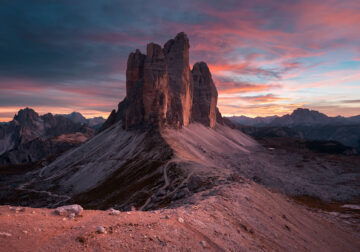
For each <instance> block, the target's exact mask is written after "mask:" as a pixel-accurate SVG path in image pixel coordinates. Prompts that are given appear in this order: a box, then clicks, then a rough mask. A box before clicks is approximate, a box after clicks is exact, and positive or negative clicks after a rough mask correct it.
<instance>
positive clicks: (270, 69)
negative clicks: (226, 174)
mask: <svg viewBox="0 0 360 252" xmlns="http://www.w3.org/2000/svg"><path fill="white" fill-rule="evenodd" d="M180 3H181V4H180ZM0 21H1V22H0V27H1V29H0V31H1V32H0V55H1V57H0V121H9V120H11V119H12V117H13V116H14V114H15V113H16V112H17V110H19V109H20V108H24V107H31V108H33V109H35V110H36V111H37V112H39V113H40V114H45V113H48V112H51V113H54V114H63V113H70V112H72V111H78V112H81V113H82V114H84V116H86V117H93V116H104V117H107V116H108V115H109V113H110V111H111V110H112V109H114V108H116V107H117V104H118V102H119V101H120V100H122V99H123V97H124V96H125V80H126V78H125V68H126V61H127V57H128V54H129V53H130V52H131V51H134V50H135V49H137V48H138V49H140V50H141V51H142V52H145V47H146V43H149V42H155V43H160V44H163V43H164V42H166V40H167V38H168V37H173V36H174V35H176V34H177V33H178V32H180V31H184V32H186V33H187V35H188V37H189V39H190V41H191V48H190V62H191V64H194V63H195V62H197V61H200V60H201V61H205V62H207V63H208V65H209V68H210V70H211V72H212V75H213V78H214V81H215V84H216V86H217V89H218V91H219V101H218V105H219V108H220V111H221V112H222V114H224V115H246V116H250V117H255V116H269V115H275V114H277V115H283V114H287V113H289V112H291V111H292V110H294V109H296V108H298V107H306V108H311V109H316V110H319V111H320V112H323V113H325V114H328V115H330V116H336V115H343V116H351V115H357V114H360V113H359V112H360V46H359V45H360V33H359V28H358V27H359V23H360V1H357V0H349V1H340V0H325V1H309V0H305V1H264V0H255V1H237V0H227V1H212V0H210V1H201V0H199V1H164V0H157V1H147V2H143V3H137V2H136V3H130V2H128V3H125V2H123V1H115V0H107V1H95V0H89V1H79V2H76V3H74V2H72V1H61V2H58V3H51V4H50V3H49V4H46V5H44V4H43V2H42V1H31V2H30V1H26V0H23V1H16V2H15V1H7V2H6V3H2V7H1V8H0Z"/></svg>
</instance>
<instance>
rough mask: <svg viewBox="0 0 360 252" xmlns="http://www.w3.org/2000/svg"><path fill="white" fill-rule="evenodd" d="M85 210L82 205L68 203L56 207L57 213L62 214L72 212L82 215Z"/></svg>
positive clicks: (65, 214)
mask: <svg viewBox="0 0 360 252" xmlns="http://www.w3.org/2000/svg"><path fill="white" fill-rule="evenodd" d="M83 211H84V209H83V208H82V207H81V206H80V205H67V206H61V207H58V208H56V209H55V213H56V214H58V215H60V216H70V215H71V214H75V216H81V215H82V213H83Z"/></svg>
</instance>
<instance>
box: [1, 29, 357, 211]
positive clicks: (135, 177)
mask: <svg viewBox="0 0 360 252" xmlns="http://www.w3.org/2000/svg"><path fill="white" fill-rule="evenodd" d="M189 48H190V44H189V40H188V38H187V36H186V34H184V33H179V34H178V35H177V36H176V37H175V38H174V39H171V40H169V41H168V42H166V43H165V45H164V47H161V46H160V45H157V44H154V43H150V44H148V46H147V53H146V54H142V53H141V52H140V51H139V50H136V51H135V52H134V53H131V54H130V55H129V58H128V63H127V70H126V76H127V80H126V91H127V93H126V97H125V98H124V100H123V101H121V102H120V103H119V105H118V109H117V110H113V111H112V112H111V115H110V116H109V118H108V119H107V121H106V122H105V123H104V125H103V127H102V128H101V130H100V131H99V133H98V134H97V135H96V136H95V137H93V138H91V139H90V140H88V141H87V142H85V143H83V144H82V145H80V146H79V147H76V148H73V149H71V150H70V151H68V152H66V153H64V154H63V155H61V156H59V157H58V158H57V159H56V160H55V161H54V162H52V163H50V164H48V165H46V166H44V167H42V168H40V169H38V170H34V171H31V172H29V173H27V174H25V175H23V176H22V177H21V179H19V177H16V180H14V181H13V179H14V178H6V183H7V184H16V187H15V189H14V188H8V189H7V190H5V191H2V192H1V191H0V202H2V203H11V202H12V201H14V200H16V201H17V202H19V201H21V202H22V204H23V205H32V206H36V207H41V206H43V207H45V206H46V207H49V206H58V205H62V204H66V203H78V204H79V203H80V204H82V205H83V206H85V207H87V208H95V209H107V208H109V207H115V208H117V209H122V210H129V209H131V208H132V207H136V208H137V209H140V210H148V209H156V208H159V207H165V206H170V205H174V204H177V203H176V202H178V201H179V200H183V199H185V198H188V197H190V196H191V195H198V194H199V193H201V192H203V191H206V190H211V189H213V188H220V187H223V186H227V185H228V184H232V183H239V182H241V181H244V180H243V178H246V179H248V180H253V181H256V182H257V183H261V184H263V185H265V186H267V187H270V188H272V189H273V190H277V191H279V192H283V193H286V194H290V195H311V196H314V197H318V198H321V199H323V200H331V199H337V200H346V199H349V198H353V197H357V196H358V195H359V190H357V188H358V187H359V184H358V183H345V182H344V181H347V180H348V179H349V173H344V174H343V173H342V172H341V171H342V169H345V168H344V167H338V166H335V165H334V166H332V168H329V169H323V168H321V169H320V168H319V165H320V164H321V165H324V166H325V165H328V164H327V161H318V160H317V161H310V162H309V163H308V165H307V166H306V167H304V169H298V168H296V165H297V164H296V163H295V162H294V160H299V157H298V156H296V155H297V154H294V153H289V154H287V155H284V153H279V155H278V156H276V158H274V153H272V152H269V150H267V149H266V148H264V147H262V146H261V145H260V144H258V143H257V142H256V141H255V140H253V139H252V138H250V137H249V136H247V135H245V134H243V133H242V132H240V131H239V130H236V129H232V128H230V127H228V126H227V125H226V123H224V122H226V120H224V119H223V118H222V117H221V114H220V112H219V110H218V109H217V107H216V105H217V91H216V87H215V85H214V82H213V80H212V77H211V73H210V71H209V68H208V67H207V65H206V63H204V62H199V63H195V64H194V66H193V68H192V69H190V65H189ZM325 163H326V164H325ZM334 167H336V168H334ZM346 169H348V170H349V171H350V170H351V169H352V168H351V169H350V168H346ZM353 172H354V173H356V171H355V170H354V171H353ZM335 174H337V175H336V176H335ZM339 174H342V175H339ZM300 178H301V179H300ZM11 181H13V182H11ZM324 181H325V182H324ZM246 183H247V184H248V185H249V186H251V185H250V184H251V183H250V182H246ZM334 184H337V186H336V187H335V186H334ZM0 188H1V181H0ZM5 188H6V187H5ZM335 188H336V189H335ZM214 190H215V189H214ZM29 198H31V199H36V200H31V201H29V200H28V199H29Z"/></svg>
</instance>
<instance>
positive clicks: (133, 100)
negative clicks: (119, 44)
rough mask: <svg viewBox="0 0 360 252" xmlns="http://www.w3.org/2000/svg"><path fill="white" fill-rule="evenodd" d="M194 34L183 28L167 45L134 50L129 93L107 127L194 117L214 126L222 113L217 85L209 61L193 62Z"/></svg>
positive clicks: (174, 123) (182, 122) (178, 123)
mask: <svg viewBox="0 0 360 252" xmlns="http://www.w3.org/2000/svg"><path fill="white" fill-rule="evenodd" d="M189 48H190V43H189V39H188V37H187V36H186V34H185V33H183V32H181V33H179V34H177V35H176V37H175V38H174V39H170V40H169V41H168V42H166V43H165V45H164V46H163V47H161V46H160V45H158V44H155V43H149V44H148V45H147V49H146V55H145V54H142V53H141V52H140V51H139V50H136V51H135V52H133V53H130V55H129V58H128V62H127V69H126V97H125V99H124V100H123V101H122V102H120V104H119V106H118V110H117V112H116V111H115V110H114V111H112V113H111V114H110V116H109V118H108V120H107V122H106V123H105V124H104V126H103V129H106V128H107V127H109V126H110V125H112V124H114V123H115V122H117V121H122V123H123V128H125V129H139V128H159V127H171V128H181V127H182V126H186V125H188V124H189V123H191V122H200V123H202V124H204V125H206V126H210V127H214V126H215V123H216V121H217V118H218V121H219V119H220V118H221V114H220V113H219V112H218V110H217V108H216V104H217V90H216V87H215V84H214V82H213V80H212V77H211V73H210V70H209V68H208V66H207V65H206V63H204V62H199V63H195V64H194V66H193V69H192V70H191V69H190V64H189Z"/></svg>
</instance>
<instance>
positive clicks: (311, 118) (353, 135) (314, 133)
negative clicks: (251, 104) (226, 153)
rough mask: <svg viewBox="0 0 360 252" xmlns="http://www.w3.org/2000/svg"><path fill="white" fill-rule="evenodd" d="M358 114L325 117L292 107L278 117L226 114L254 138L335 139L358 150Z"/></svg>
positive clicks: (359, 144) (359, 151) (359, 132)
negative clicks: (292, 109)
mask: <svg viewBox="0 0 360 252" xmlns="http://www.w3.org/2000/svg"><path fill="white" fill-rule="evenodd" d="M359 118H360V116H353V117H341V116H337V117H328V116H326V115H325V114H322V113H320V112H318V111H314V110H309V109H301V108H299V109H296V110H294V111H293V113H292V114H290V115H284V116H281V117H277V116H275V117H263V118H261V117H257V118H248V117H244V116H240V117H229V119H230V121H231V122H232V123H234V124H236V125H237V127H238V128H240V129H241V130H242V131H243V132H245V133H246V134H249V135H251V136H254V137H257V138H259V137H260V138H263V137H295V138H299V139H306V140H324V141H337V142H339V143H341V144H343V145H345V146H349V147H352V148H355V149H357V152H358V153H360V121H359Z"/></svg>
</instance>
